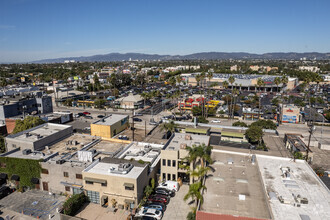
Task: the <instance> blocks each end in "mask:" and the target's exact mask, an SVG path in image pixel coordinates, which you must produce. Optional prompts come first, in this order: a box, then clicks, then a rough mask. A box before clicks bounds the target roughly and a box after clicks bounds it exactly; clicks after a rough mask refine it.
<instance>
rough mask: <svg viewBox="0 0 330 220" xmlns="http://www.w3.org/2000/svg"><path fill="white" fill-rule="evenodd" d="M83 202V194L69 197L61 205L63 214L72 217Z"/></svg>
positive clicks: (84, 200)
mask: <svg viewBox="0 0 330 220" xmlns="http://www.w3.org/2000/svg"><path fill="white" fill-rule="evenodd" d="M85 202H87V196H86V195H85V194H84V193H80V194H76V195H73V196H71V197H70V198H69V199H68V200H66V201H65V203H64V204H63V214H65V215H70V216H74V215H75V214H76V213H77V212H78V210H79V209H80V208H81V207H82V206H83V205H84V204H85Z"/></svg>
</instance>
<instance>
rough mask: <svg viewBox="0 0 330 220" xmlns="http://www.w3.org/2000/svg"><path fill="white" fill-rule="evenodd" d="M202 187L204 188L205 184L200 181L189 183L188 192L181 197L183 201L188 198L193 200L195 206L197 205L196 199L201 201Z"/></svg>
mask: <svg viewBox="0 0 330 220" xmlns="http://www.w3.org/2000/svg"><path fill="white" fill-rule="evenodd" d="M202 189H206V187H205V186H203V185H202V183H201V182H196V183H193V184H190V185H189V191H188V193H187V194H186V195H185V196H184V197H183V200H184V201H187V200H188V199H189V198H191V199H192V200H195V203H196V207H197V205H198V201H199V200H200V201H201V203H203V195H202V193H201V190H202Z"/></svg>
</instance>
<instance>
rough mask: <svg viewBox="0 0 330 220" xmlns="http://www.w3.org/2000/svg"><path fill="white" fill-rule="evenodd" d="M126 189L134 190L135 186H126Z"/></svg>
mask: <svg viewBox="0 0 330 220" xmlns="http://www.w3.org/2000/svg"><path fill="white" fill-rule="evenodd" d="M125 190H134V186H125Z"/></svg>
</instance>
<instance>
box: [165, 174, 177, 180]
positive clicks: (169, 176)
mask: <svg viewBox="0 0 330 220" xmlns="http://www.w3.org/2000/svg"><path fill="white" fill-rule="evenodd" d="M166 180H173V181H176V175H175V174H170V173H168V174H167V179H166V173H163V181H166Z"/></svg>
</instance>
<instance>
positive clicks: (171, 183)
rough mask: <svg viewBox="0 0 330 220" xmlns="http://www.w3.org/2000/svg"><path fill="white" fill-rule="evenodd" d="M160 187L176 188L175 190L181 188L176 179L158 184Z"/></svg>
mask: <svg viewBox="0 0 330 220" xmlns="http://www.w3.org/2000/svg"><path fill="white" fill-rule="evenodd" d="M158 187H159V188H166V189H169V190H174V191H176V192H177V191H178V190H179V183H178V182H176V181H166V182H162V183H160V184H159V185H158Z"/></svg>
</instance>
